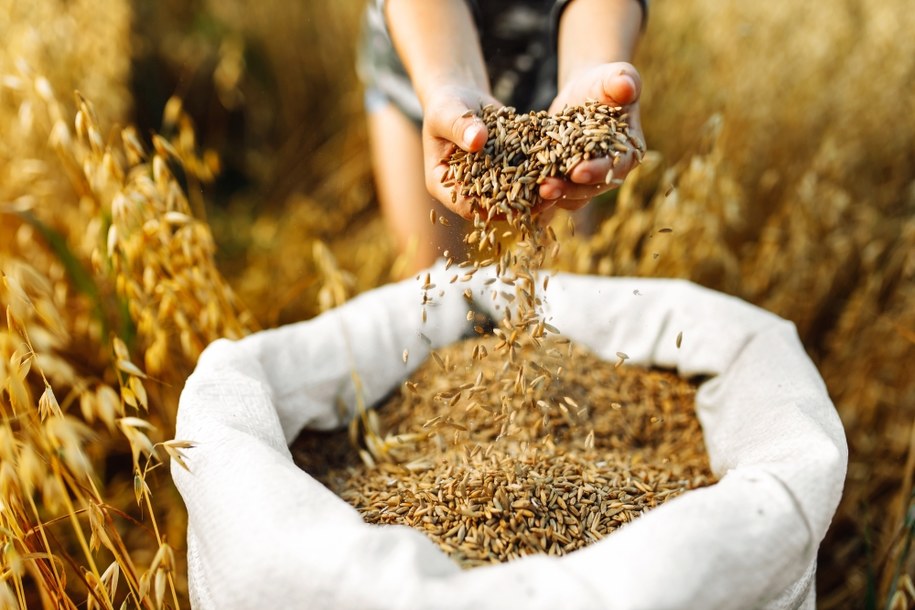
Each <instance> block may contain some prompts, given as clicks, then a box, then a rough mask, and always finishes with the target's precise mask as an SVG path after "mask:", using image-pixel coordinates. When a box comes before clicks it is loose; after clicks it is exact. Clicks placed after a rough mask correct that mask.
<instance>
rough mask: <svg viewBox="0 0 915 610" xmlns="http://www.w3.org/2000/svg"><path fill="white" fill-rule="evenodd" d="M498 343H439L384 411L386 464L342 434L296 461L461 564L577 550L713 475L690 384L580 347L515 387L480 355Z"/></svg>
mask: <svg viewBox="0 0 915 610" xmlns="http://www.w3.org/2000/svg"><path fill="white" fill-rule="evenodd" d="M497 341H498V339H497V337H496V336H487V337H483V338H475V339H470V340H466V341H463V342H461V343H458V344H455V345H453V346H451V347H449V348H447V349H445V350H441V351H440V352H439V353H438V354H437V358H435V359H434V360H432V361H429V362H426V363H425V364H423V365H422V366H421V367H420V368H419V369H418V370H417V372H416V373H415V374H414V375H413V376H412V377H411V379H410V380H409V381H408V382H407V383H408V384H410V385H408V386H407V387H408V388H409V390H408V391H406V392H397V393H396V394H395V395H394V396H392V397H391V398H390V399H389V400H388V401H387V402H386V403H385V404H383V405H382V406H380V407H378V417H379V425H380V427H381V432H382V438H383V439H384V447H385V455H386V456H387V457H388V461H385V462H382V461H379V460H376V462H377V463H376V464H375V466H374V467H369V466H366V465H365V464H363V463H360V462H359V461H358V457H356V456H355V454H356V451H355V450H354V448H353V447H352V446H351V445H350V444H349V442H348V440H347V438H346V436H345V434H339V433H338V434H332V433H316V432H306V433H303V434H302V435H301V436H300V437H299V439H297V440H296V442H295V443H294V444H293V454H294V456H295V459H296V461H297V462H298V463H299V465H300V466H301V467H303V468H304V469H305V470H307V471H308V472H310V473H311V474H312V475H313V476H315V477H317V478H318V479H319V480H320V481H322V482H323V483H324V484H325V485H327V486H328V487H329V488H330V489H331V490H333V491H334V492H335V493H337V494H338V495H340V496H341V497H342V498H343V499H344V500H346V501H347V502H349V503H350V504H352V505H353V506H354V507H355V508H356V509H358V510H359V512H360V513H361V514H362V516H363V518H364V519H365V520H366V521H367V522H369V523H376V524H404V525H409V526H412V527H414V528H416V529H418V530H419V531H421V532H423V533H424V534H426V535H427V536H429V538H431V539H432V540H433V541H434V542H436V543H437V544H438V545H439V547H440V548H441V549H442V550H443V551H445V552H446V553H448V554H449V555H450V556H451V557H452V558H453V559H454V560H455V561H456V562H457V563H458V564H459V565H461V566H463V567H473V566H477V565H483V564H488V563H493V562H500V561H509V560H511V559H516V558H518V557H521V556H524V555H530V554H533V553H545V554H549V555H556V556H559V555H564V554H567V553H569V552H572V551H574V550H576V549H580V548H582V547H584V546H586V545H588V544H590V543H592V542H594V541H596V540H600V539H601V538H603V537H604V536H606V535H607V534H609V533H610V532H612V531H613V530H615V529H616V528H618V527H619V526H620V525H623V524H624V523H628V522H630V521H633V520H634V519H637V518H638V517H639V516H641V515H642V514H643V513H644V512H646V511H648V510H650V509H652V508H654V507H656V506H658V505H660V504H662V503H663V502H665V501H667V500H669V499H671V498H673V497H676V496H677V495H679V494H680V493H682V492H683V491H685V490H687V489H692V488H695V487H699V486H703V485H707V484H709V483H711V482H712V481H713V478H712V475H711V473H710V472H709V466H708V460H707V456H706V453H705V449H704V444H703V439H702V433H701V429H700V426H699V423H698V421H697V420H696V418H695V415H694V413H693V406H692V403H693V397H694V393H695V388H694V386H693V385H691V384H689V383H688V382H687V381H685V380H683V379H682V378H679V377H677V376H676V375H674V374H672V373H669V372H663V371H657V370H647V369H643V368H638V367H625V368H623V369H620V370H617V369H615V368H614V366H613V364H611V363H608V362H604V361H601V360H600V359H598V358H597V357H596V356H594V355H593V354H591V353H590V352H588V351H587V350H585V349H584V348H582V347H581V346H579V345H577V344H570V345H571V347H572V354H573V356H572V358H571V359H569V361H568V364H567V367H568V368H567V369H566V370H565V372H564V374H562V375H557V374H556V370H555V369H551V368H550V367H549V366H542V365H534V364H533V363H534V361H530V362H531V365H532V367H533V368H535V369H536V370H537V371H538V372H540V373H541V378H542V380H543V381H542V382H541V383H538V384H528V385H527V386H526V389H525V392H524V393H523V394H520V393H513V392H511V391H506V388H505V387H504V386H503V385H502V384H504V381H503V382H501V383H499V382H496V380H498V379H499V378H500V375H501V367H502V363H501V362H499V361H497V360H495V359H490V360H484V361H483V362H479V361H477V362H474V361H473V359H472V358H471V354H472V353H473V352H474V351H475V350H479V349H480V348H486V349H488V350H489V351H494V350H495V343H496V342H497ZM517 355H518V356H519V357H521V358H528V357H532V356H533V357H537V356H538V353H537V352H536V351H534V350H533V349H531V348H526V349H524V350H521V351H520V352H519V353H518V354H517ZM440 363H447V366H446V368H445V370H442V367H441V364H440ZM470 396H472V397H473V400H472V402H469V401H467V402H468V404H471V405H472V406H471V408H470V409H469V410H468V408H467V407H465V406H463V404H459V401H458V400H457V399H458V398H459V397H464V398H468V397H470ZM506 401H509V402H514V403H516V404H515V407H516V408H514V409H506V408H505V404H504V403H505V402H506Z"/></svg>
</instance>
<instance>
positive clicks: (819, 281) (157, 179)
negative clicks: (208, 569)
mask: <svg viewBox="0 0 915 610" xmlns="http://www.w3.org/2000/svg"><path fill="white" fill-rule="evenodd" d="M359 8H360V3H359V2H336V3H330V2H325V3H320V2H317V3H314V2H313V3H294V5H291V4H289V3H285V2H278V1H276V0H267V1H266V2H259V3H257V4H256V5H253V6H252V5H250V4H249V3H242V2H239V1H237V0H233V1H232V2H223V3H216V2H204V0H196V1H194V2H189V3H188V2H181V3H179V2H162V3H150V2H142V1H140V0H136V2H135V3H134V4H133V6H128V5H127V4H126V3H123V2H109V3H106V5H105V10H104V11H99V10H97V7H96V5H95V4H94V3H90V2H85V1H80V2H66V3H65V2H62V1H60V0H42V1H41V2H30V3H24V2H12V1H10V0H0V14H6V15H10V16H11V18H10V19H9V20H7V21H0V35H2V38H3V40H4V48H3V49H2V50H0V77H2V78H3V81H2V84H0V130H2V132H3V134H4V138H3V140H2V142H0V206H2V215H0V244H2V245H0V263H2V267H3V270H4V274H5V282H4V286H3V288H2V290H3V293H2V304H3V305H4V308H5V309H6V308H8V309H9V311H10V316H9V318H8V320H9V322H7V324H6V326H5V327H4V328H3V329H2V334H0V350H2V351H3V358H2V362H3V368H0V378H2V380H3V392H2V394H0V415H2V417H3V426H2V428H0V434H2V437H0V452H2V454H0V486H2V501H3V503H4V505H5V506H9V507H13V508H12V509H10V510H7V511H4V513H3V516H2V519H3V520H4V521H3V524H2V525H3V529H2V530H0V536H2V537H3V542H4V544H5V543H6V542H11V544H9V545H6V546H5V547H4V548H5V549H6V550H4V552H3V555H2V561H0V572H2V580H0V583H2V584H0V606H2V605H12V606H13V607H15V605H16V604H17V603H19V604H20V605H23V602H24V601H25V602H28V603H29V607H41V606H42V604H43V605H44V606H45V607H57V606H58V605H62V606H63V607H72V605H75V604H78V603H83V602H85V600H86V599H87V597H91V598H92V599H93V602H92V603H93V604H95V603H97V604H99V605H102V606H105V605H106V603H107V602H106V600H107V601H111V598H112V597H114V598H116V600H118V601H119V600H121V599H124V598H125V596H126V595H128V594H129V595H132V596H133V597H132V600H133V601H134V602H136V603H138V604H139V605H144V606H148V607H151V606H154V605H155V604H156V603H157V602H158V601H161V600H162V599H163V598H168V600H169V601H168V603H169V604H170V605H175V604H176V603H177V604H179V605H186V599H185V598H184V593H183V588H184V585H183V583H182V582H181V578H182V574H183V568H182V562H183V558H182V550H183V539H182V537H183V531H184V530H183V527H184V524H183V519H184V517H183V513H182V510H181V503H180V499H179V498H178V497H177V494H176V493H175V492H174V490H173V489H172V488H171V484H170V482H169V481H168V478H167V477H160V476H159V472H160V471H161V467H159V468H155V467H154V465H155V464H158V463H160V462H159V461H158V459H159V457H160V456H161V458H163V459H164V458H165V453H166V452H165V451H164V447H163V446H162V445H158V446H157V445H156V443H158V442H160V441H162V440H163V439H167V438H170V437H171V432H172V428H171V422H172V421H173V417H174V409H175V404H176V396H177V392H178V388H180V385H181V383H182V380H183V378H184V376H185V375H186V374H187V373H188V372H189V370H190V367H191V365H192V363H193V361H194V358H195V356H196V352H197V351H198V350H199V348H200V347H201V345H203V344H204V343H206V341H208V340H209V339H210V338H212V337H215V336H219V335H223V334H227V335H237V334H241V333H244V332H247V331H249V330H251V329H253V328H254V327H255V326H256V324H255V322H254V320H257V321H258V322H260V324H261V325H263V326H271V325H274V324H277V323H280V322H284V321H291V320H297V319H302V318H305V317H309V316H311V315H314V314H315V313H317V312H318V311H319V310H320V309H321V308H324V307H327V306H329V305H332V304H334V303H337V302H339V301H340V300H341V299H344V298H346V297H348V296H351V295H352V294H354V293H356V292H359V291H361V290H364V289H366V288H369V287H372V286H375V285H378V284H380V283H384V282H386V281H387V280H388V279H389V278H390V277H391V276H390V271H391V269H392V268H393V267H394V264H393V263H394V261H393V256H392V255H391V253H390V250H389V246H388V244H387V241H386V238H385V236H384V235H383V229H382V225H381V223H380V221H379V219H378V216H377V211H376V209H375V207H374V205H373V200H372V190H371V180H370V176H369V171H368V170H369V168H368V161H367V155H366V154H365V150H366V146H365V128H364V125H363V123H362V119H361V104H360V92H359V90H358V87H357V86H356V83H355V78H354V73H353V63H354V62H353V41H354V38H355V34H354V32H355V28H356V27H357V21H358V13H359ZM908 9H909V7H908V5H907V3H906V2H905V1H904V0H891V1H889V2H883V3H867V2H864V0H847V1H845V2H840V3H827V4H822V3H821V4H810V3H796V2H790V1H789V0H777V1H776V2H769V3H755V4H754V3H746V2H740V1H739V0H728V1H726V2H720V1H713V0H686V1H681V2H672V1H669V0H657V1H656V2H654V3H652V15H651V21H650V23H649V27H648V30H647V32H646V35H645V37H644V41H643V44H642V47H641V49H640V52H639V56H638V58H637V62H636V63H637V65H638V67H639V68H640V69H641V70H642V72H643V76H644V79H645V83H646V85H645V92H644V97H643V109H642V116H643V122H644V127H645V132H646V139H647V142H648V145H649V149H650V151H651V152H649V154H648V155H647V156H646V158H645V160H644V163H643V166H642V167H641V168H640V169H639V170H638V172H637V173H636V174H635V175H634V176H632V179H631V180H629V181H627V183H626V184H625V185H624V186H623V188H622V190H621V192H620V193H619V195H618V196H615V197H609V198H606V199H605V200H603V202H602V203H601V204H599V205H598V206H597V207H596V208H595V209H596V210H597V212H598V214H597V215H598V216H599V219H600V220H602V222H601V224H600V225H599V226H598V228H597V230H596V232H595V234H594V235H593V236H592V237H590V238H585V237H582V236H579V237H574V238H573V237H571V236H569V235H567V234H566V235H562V234H561V235H560V237H561V238H562V241H563V248H562V252H561V254H560V261H559V262H558V266H559V267H561V268H563V269H567V270H573V271H589V272H596V273H600V274H607V275H609V274H613V275H627V274H628V275H646V276H648V275H650V276H675V277H689V278H691V279H694V280H696V281H699V282H701V283H703V284H705V285H707V286H710V287H713V288H717V289H719V290H723V291H725V292H728V293H731V294H736V295H739V296H741V297H744V298H746V299H748V300H750V301H752V302H754V303H757V304H760V305H762V306H764V307H767V308H769V309H771V310H773V311H775V312H776V313H778V314H780V315H782V316H784V317H786V318H788V319H791V320H793V321H795V322H796V323H797V325H798V329H799V332H800V335H801V338H802V339H803V341H804V344H805V345H806V347H807V349H808V351H809V352H810V354H811V355H812V357H813V358H814V360H815V361H816V363H817V365H818V366H819V368H820V370H821V371H822V373H823V376H824V378H825V379H826V382H827V385H828V387H829V390H830V393H831V395H832V397H833V398H834V400H835V402H836V405H837V407H838V409H839V412H840V415H841V417H842V419H843V421H844V423H845V425H846V430H847V432H848V439H849V446H850V464H849V473H848V480H847V485H846V492H845V496H844V498H843V501H842V504H841V505H840V508H839V512H838V514H837V516H836V519H835V521H834V524H833V527H832V529H831V530H830V533H829V534H828V536H827V538H826V540H825V541H824V543H823V546H822V550H821V554H820V561H819V572H818V590H819V606H820V607H822V608H844V607H848V606H864V607H869V608H877V607H894V608H904V607H911V606H912V604H913V600H915V594H913V593H915V592H913V591H912V578H913V577H915V554H913V553H912V550H911V541H912V538H913V528H915V525H913V522H912V508H911V507H912V502H913V496H912V480H913V470H915V434H913V430H915V426H913V422H915V380H913V377H912V376H911V374H910V373H909V370H908V369H909V368H910V363H911V362H912V361H913V359H915V294H913V292H915V289H913V286H915V281H913V279H915V277H913V276H915V259H913V256H915V255H913V252H915V169H913V168H915V148H913V147H915V144H913V143H915V124H912V122H911V121H910V120H909V119H910V117H911V116H913V114H915V90H913V89H912V87H911V83H912V82H913V79H915V39H913V38H912V36H911V34H910V33H911V32H912V31H913V30H915V13H913V12H912V11H910V10H908ZM131 13H133V14H135V15H138V16H139V17H138V23H142V24H144V28H142V30H143V31H140V28H137V30H136V31H134V32H131V30H130V23H129V19H130V15H131ZM74 32H78V33H79V34H78V35H74ZM131 58H133V60H134V72H133V76H132V77H130V76H129V74H128V70H129V68H130V59H131ZM131 78H132V79H133V80H132V81H131V80H130V79H131ZM128 85H132V90H133V97H132V96H131V92H130V90H129V89H128ZM77 89H78V90H79V91H81V92H82V94H83V95H84V96H85V98H86V99H87V100H91V101H92V102H93V104H94V105H95V111H94V112H93V111H90V110H89V109H88V107H86V108H83V107H81V104H80V103H79V102H77V101H74V98H73V95H72V92H73V91H74V90H77ZM176 91H177V92H178V93H180V94H182V96H183V98H184V99H185V103H186V110H187V111H188V113H190V115H191V116H193V117H194V120H195V122H196V124H197V125H198V126H199V131H198V133H199V134H202V135H201V139H202V140H203V142H205V143H206V144H207V145H210V146H214V147H217V148H218V150H219V153H220V156H221V158H222V160H223V168H224V171H223V173H222V176H223V178H222V181H217V182H216V183H215V184H214V185H212V186H210V187H208V189H207V191H206V192H207V194H208V200H207V201H204V200H203V199H201V197H200V195H199V193H200V190H199V189H198V188H197V187H198V186H199V184H201V183H202V182H203V181H205V180H206V179H207V178H209V176H208V173H209V172H210V170H211V169H213V167H212V159H211V158H209V159H208V158H207V157H206V156H205V155H204V154H203V153H202V152H200V151H199V150H198V148H199V147H198V146H197V145H196V143H194V142H193V141H192V139H190V138H191V136H190V134H191V131H189V129H188V127H187V125H188V123H187V120H186V119H182V118H181V116H183V115H182V113H181V112H176V111H177V108H176V107H175V106H172V107H171V112H172V114H170V115H169V119H168V121H167V124H166V125H164V127H163V134H164V135H166V136H167V137H168V138H169V141H171V142H172V144H171V148H173V149H174V152H173V151H172V150H169V148H168V146H167V145H166V144H165V143H164V141H160V142H159V146H158V147H156V146H155V145H153V143H152V141H151V139H150V138H149V137H148V135H147V133H148V130H149V129H153V128H155V129H159V128H160V124H159V120H160V117H161V116H162V114H163V109H164V108H165V105H166V101H167V100H168V99H169V98H170V97H171V95H172V94H173V93H175V92H176ZM131 107H133V109H134V111H133V116H134V117H135V118H136V119H138V120H140V121H141V125H140V128H139V129H138V130H137V132H136V133H137V139H138V140H140V141H141V142H142V146H143V148H145V149H147V151H148V152H147V153H146V154H145V156H142V157H141V156H136V157H131V154H132V152H131V151H132V150H134V151H135V149H136V147H135V146H133V145H132V144H126V145H125V143H124V140H123V137H122V134H123V133H124V132H123V131H122V130H121V129H118V128H115V127H114V126H115V125H124V124H126V123H127V119H128V115H127V112H128V109H129V108H131ZM77 112H80V113H81V116H82V117H83V118H82V123H81V124H82V127H80V128H77V127H76V113H77ZM95 115H97V117H98V118H97V119H96V118H93V117H94V116H95ZM182 125H183V126H182ZM61 126H62V127H61ZM128 133H130V132H128ZM52 134H53V135H54V137H53V138H51V136H52ZM93 134H97V137H96V135H93ZM49 138H51V145H50V146H49ZM182 142H183V143H182ZM179 158H180V159H181V161H182V162H183V164H184V165H185V166H186V167H187V169H186V170H181V169H180V167H181V165H182V162H179ZM157 159H158V160H157ZM195 176H196V177H195ZM188 193H191V194H192V195H189V194H188ZM119 195H120V196H121V197H123V199H118V196H119ZM188 199H190V200H188ZM115 201H119V202H122V203H123V202H128V203H129V206H128V207H126V208H125V207H124V206H122V205H120V204H118V205H115V204H114V202H115ZM214 203H215V205H214ZM204 204H207V205H208V207H207V209H206V218H207V219H208V222H209V226H210V227H212V231H213V235H214V236H215V239H211V237H210V235H209V229H208V227H207V225H206V224H205V223H204V222H203V221H202V219H203V218H204V216H203V205H204ZM125 210H127V211H129V213H123V212H125ZM611 211H613V212H614V213H613V214H611ZM147 223H149V225H148V230H147V229H146V228H145V227H147ZM112 226H115V227H117V228H116V229H115V230H114V232H113V233H111V232H110V227H112ZM564 226H565V224H564V222H559V223H557V225H556V229H557V232H560V233H562V231H561V229H562V228H563V227H564ZM662 227H670V228H672V229H673V231H672V232H671V233H661V232H659V229H660V228H662ZM109 235H113V237H111V244H112V246H113V247H112V248H109V247H108V240H109ZM319 243H326V244H327V248H324V247H323V246H319V245H317V244H319ZM215 244H219V251H220V253H221V255H220V256H221V257H220V259H219V268H220V270H221V271H222V272H223V273H224V274H225V275H226V276H227V277H231V278H232V279H231V281H230V282H229V284H231V286H232V288H233V289H234V291H235V292H236V293H237V294H239V295H240V296H241V299H242V300H243V301H244V302H246V303H249V304H251V306H252V315H250V316H246V314H245V313H244V311H245V310H244V308H243V307H242V306H240V305H239V303H238V301H237V300H236V299H235V297H232V296H231V294H232V293H231V292H230V291H229V289H228V287H227V284H226V282H224V281H222V280H221V279H220V277H221V276H220V275H219V274H218V272H217V270H216V268H215V265H214V263H213V255H214V254H213V253H214V248H215ZM147 270H149V271H147ZM159 286H161V287H162V288H160V289H157V287H159ZM277 286H282V287H283V289H282V291H281V292H280V293H279V294H277V292H276V287H277ZM209 303H215V305H209ZM125 348H126V354H125ZM125 355H129V358H126V357H125ZM128 362H133V363H134V364H135V366H136V369H135V368H134V366H133V365H130V364H128ZM119 363H120V368H119ZM153 371H155V372H153ZM42 373H43V374H42ZM138 373H139V374H138ZM45 379H46V380H47V385H46V384H45ZM47 387H50V388H52V392H53V397H54V398H52V392H46V388H47ZM141 388H142V389H141ZM144 394H145V401H146V405H148V409H146V408H144V407H143V398H142V397H143V395H144ZM42 397H43V398H42ZM147 425H152V426H155V429H152V428H149V427H147ZM87 435H91V438H92V439H93V442H92V443H91V444H88V445H86V444H85V443H82V442H80V441H81V440H84V439H85V438H87ZM147 439H148V440H147ZM156 446H157V447H158V448H157V449H156V451H155V452H154V453H153V452H152V451H151V450H150V449H151V447H156ZM79 447H85V448H84V449H79ZM169 449H170V450H171V451H174V450H175V449H176V448H175V447H169ZM177 449H180V448H177ZM153 455H155V456H156V457H152V456H153ZM135 482H138V484H137V486H136V488H135V487H134V484H135ZM64 489H65V490H67V493H62V490H64ZM135 489H136V492H137V493H136V494H135ZM150 492H152V493H153V495H152V496H150V495H149V494H150ZM33 501H34V506H33V505H32V502H33ZM138 501H139V503H140V505H141V506H138V505H137V503H138ZM67 502H70V503H71V504H72V506H68V505H67ZM112 566H117V567H112ZM115 573H117V575H118V581H119V583H120V584H118V586H117V589H116V591H115V592H114V593H113V594H111V593H106V592H104V591H103V590H104V589H105V587H110V585H111V584H112V582H113V581H114V575H115ZM64 578H66V582H65V583H64ZM163 582H164V583H165V584H162V583H163ZM99 583H102V584H104V585H105V586H99ZM172 583H173V586H174V594H172V592H171V590H172ZM128 592H129V593H128ZM141 599H142V600H143V601H138V600H141ZM176 599H177V602H176Z"/></svg>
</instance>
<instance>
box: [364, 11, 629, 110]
mask: <svg viewBox="0 0 915 610" xmlns="http://www.w3.org/2000/svg"><path fill="white" fill-rule="evenodd" d="M569 1H570V0H528V1H527V2H518V1H514V2H512V1H504V0H503V1H498V0H480V1H474V0H467V3H468V6H469V7H470V9H471V11H472V13H473V17H474V21H475V22H476V26H477V32H478V33H479V37H480V47H481V49H482V51H483V59H484V61H485V62H486V68H487V71H488V73H489V78H490V86H491V88H492V94H493V97H495V98H496V99H497V100H499V101H500V102H502V103H504V104H506V105H508V106H514V107H515V108H517V109H519V110H521V111H524V112H526V111H530V110H544V109H546V108H547V107H548V106H549V105H550V102H552V100H553V98H555V97H556V93H557V90H556V81H557V75H556V46H557V35H558V29H559V18H560V16H561V15H562V10H563V9H564V8H565V6H566V4H568V3H569ZM639 2H640V3H641V4H642V7H643V10H644V9H645V7H646V4H645V1H643V0H639ZM359 75H360V78H361V79H362V82H363V85H364V86H365V89H366V104H367V107H368V110H369V112H371V111H372V110H374V106H375V105H376V104H378V103H382V102H385V101H390V102H392V103H393V104H394V105H395V106H397V107H398V108H399V109H400V110H401V111H402V112H403V113H404V114H405V115H406V116H408V117H409V118H411V119H412V120H413V121H414V122H416V123H417V124H421V123H422V108H421V106H420V104H419V100H418V99H417V97H416V93H415V92H414V91H413V86H412V84H411V83H410V77H409V76H408V75H407V72H406V69H405V68H404V66H403V63H402V62H401V61H400V57H398V55H397V52H396V50H395V49H394V46H393V44H392V42H391V37H390V35H389V34H388V29H387V25H386V22H385V17H384V0H370V2H369V4H368V7H367V8H366V11H365V17H364V20H363V30H362V40H361V43H360V48H359Z"/></svg>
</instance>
